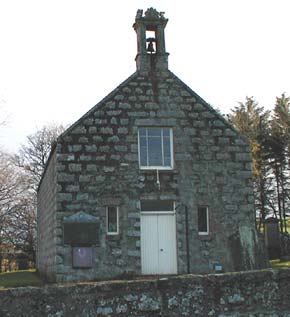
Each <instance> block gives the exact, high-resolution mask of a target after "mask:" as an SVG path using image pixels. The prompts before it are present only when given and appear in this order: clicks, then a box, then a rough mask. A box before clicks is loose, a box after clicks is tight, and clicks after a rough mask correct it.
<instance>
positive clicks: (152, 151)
mask: <svg viewBox="0 0 290 317" xmlns="http://www.w3.org/2000/svg"><path fill="white" fill-rule="evenodd" d="M148 156H149V165H150V166H162V150H161V137H148Z"/></svg>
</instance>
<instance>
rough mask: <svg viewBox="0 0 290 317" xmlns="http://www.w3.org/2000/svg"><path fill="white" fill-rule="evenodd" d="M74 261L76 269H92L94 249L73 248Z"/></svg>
mask: <svg viewBox="0 0 290 317" xmlns="http://www.w3.org/2000/svg"><path fill="white" fill-rule="evenodd" d="M72 260H73V267H74V268H90V267H92V266H93V248H92V247H83V246H79V247H72Z"/></svg>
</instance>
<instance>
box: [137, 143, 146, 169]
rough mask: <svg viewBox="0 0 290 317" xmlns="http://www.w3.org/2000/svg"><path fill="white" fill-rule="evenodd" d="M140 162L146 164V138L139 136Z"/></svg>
mask: <svg viewBox="0 0 290 317" xmlns="http://www.w3.org/2000/svg"><path fill="white" fill-rule="evenodd" d="M139 144H140V164H141V166H147V141H146V138H144V137H140V139H139Z"/></svg>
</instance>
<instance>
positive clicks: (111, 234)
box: [106, 206, 119, 236]
mask: <svg viewBox="0 0 290 317" xmlns="http://www.w3.org/2000/svg"><path fill="white" fill-rule="evenodd" d="M109 208H116V215H117V230H116V231H109ZM106 231H107V235H109V236H116V235H118V234H119V207H118V206H107V207H106Z"/></svg>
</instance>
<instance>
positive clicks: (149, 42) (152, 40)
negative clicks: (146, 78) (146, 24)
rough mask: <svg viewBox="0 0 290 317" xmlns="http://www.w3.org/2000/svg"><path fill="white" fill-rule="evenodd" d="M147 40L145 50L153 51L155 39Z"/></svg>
mask: <svg viewBox="0 0 290 317" xmlns="http://www.w3.org/2000/svg"><path fill="white" fill-rule="evenodd" d="M147 42H148V46H147V52H149V53H151V54H152V53H153V52H155V49H154V45H153V42H155V39H154V38H148V39H147Z"/></svg>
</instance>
